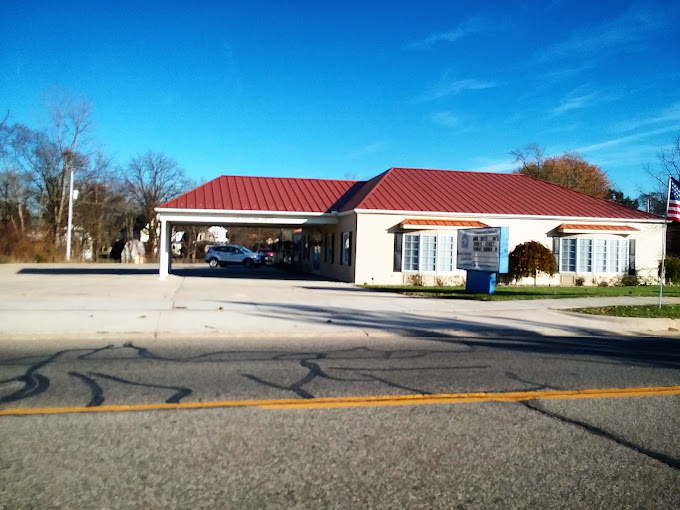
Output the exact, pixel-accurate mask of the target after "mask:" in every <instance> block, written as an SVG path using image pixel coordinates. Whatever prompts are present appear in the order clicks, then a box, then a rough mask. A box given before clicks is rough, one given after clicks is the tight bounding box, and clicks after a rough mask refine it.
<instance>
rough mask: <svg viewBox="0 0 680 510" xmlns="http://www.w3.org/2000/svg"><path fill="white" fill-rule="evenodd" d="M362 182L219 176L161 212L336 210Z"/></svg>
mask: <svg viewBox="0 0 680 510" xmlns="http://www.w3.org/2000/svg"><path fill="white" fill-rule="evenodd" d="M362 184H363V182H357V181H341V180H330V179H296V178H284V177H244V176H235V175H222V176H221V177H218V178H217V179H213V180H212V181H210V182H207V183H205V184H203V185H202V186H199V187H197V188H194V189H192V190H191V191H188V192H187V193H184V194H183V195H181V196H179V197H177V198H175V199H173V200H170V201H168V202H166V203H164V204H162V205H160V206H159V208H163V209H212V210H234V211H276V212H311V213H314V212H318V213H325V212H332V211H334V210H336V211H339V210H340V209H342V207H343V206H344V205H345V203H346V202H347V201H348V200H349V199H350V198H352V197H353V196H354V195H355V194H356V192H357V190H358V189H359V188H360V187H361V185H362Z"/></svg>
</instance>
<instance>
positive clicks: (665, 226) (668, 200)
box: [659, 175, 671, 310]
mask: <svg viewBox="0 0 680 510" xmlns="http://www.w3.org/2000/svg"><path fill="white" fill-rule="evenodd" d="M670 203H671V176H670V175H669V176H668V196H667V197H666V217H665V218H664V222H663V243H662V246H663V249H662V251H661V253H662V255H661V278H659V310H661V297H662V296H663V284H664V280H665V279H666V236H667V233H668V207H669V205H670Z"/></svg>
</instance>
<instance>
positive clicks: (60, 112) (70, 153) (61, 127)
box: [47, 93, 92, 246]
mask: <svg viewBox="0 0 680 510" xmlns="http://www.w3.org/2000/svg"><path fill="white" fill-rule="evenodd" d="M91 110H92V106H91V105H90V103H88V102H87V101H85V100H84V99H81V98H75V97H73V96H70V95H66V94H63V93H60V94H56V95H55V97H53V98H52V99H49V100H48V102H47V111H48V113H49V116H50V120H51V122H52V130H53V136H54V142H53V143H54V144H55V145H56V147H57V149H58V153H59V155H60V165H59V166H60V169H59V173H58V179H57V180H55V181H54V182H53V185H54V186H53V187H54V190H53V192H54V195H55V196H54V198H55V200H54V201H53V204H52V207H53V214H52V216H53V218H52V220H53V222H54V225H53V228H54V242H55V245H56V246H59V245H60V244H61V231H62V225H63V223H64V214H65V211H66V208H67V206H68V182H69V173H70V172H71V171H72V170H77V169H79V168H83V167H84V162H85V160H86V159H87V156H86V155H83V154H79V152H78V151H79V149H80V146H81V145H86V143H87V142H88V141H89V140H87V139H85V137H86V136H87V135H88V134H89V131H90V129H91V127H92V120H91ZM81 152H82V151H81Z"/></svg>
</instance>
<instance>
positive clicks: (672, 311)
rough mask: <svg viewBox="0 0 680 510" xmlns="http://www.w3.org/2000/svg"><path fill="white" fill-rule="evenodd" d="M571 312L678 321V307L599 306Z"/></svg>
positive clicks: (679, 308)
mask: <svg viewBox="0 0 680 510" xmlns="http://www.w3.org/2000/svg"><path fill="white" fill-rule="evenodd" d="M571 311H572V312H580V313H587V314H590V315H610V316H612V317H638V318H667V319H680V305H662V306H661V309H659V305H639V306H600V307H597V308H574V309H572V310H571Z"/></svg>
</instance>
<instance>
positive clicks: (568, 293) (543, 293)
mask: <svg viewBox="0 0 680 510" xmlns="http://www.w3.org/2000/svg"><path fill="white" fill-rule="evenodd" d="M366 288H367V289H372V290H376V291H379V292H395V293H397V294H405V295H408V296H425V297H436V298H444V299H476V300H482V301H496V300H507V299H550V298H554V299H560V298H579V297H619V296H647V297H653V296H658V295H659V287H657V286H651V285H649V286H646V285H641V286H638V287H531V286H517V285H507V286H505V285H502V286H496V293H495V294H492V295H488V294H468V293H467V292H465V287H418V286H413V285H366ZM663 295H664V296H668V297H680V286H665V287H664V289H663Z"/></svg>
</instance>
